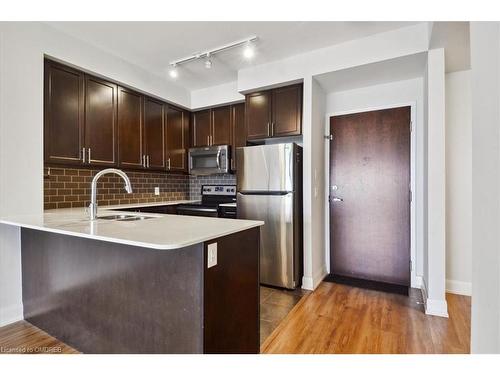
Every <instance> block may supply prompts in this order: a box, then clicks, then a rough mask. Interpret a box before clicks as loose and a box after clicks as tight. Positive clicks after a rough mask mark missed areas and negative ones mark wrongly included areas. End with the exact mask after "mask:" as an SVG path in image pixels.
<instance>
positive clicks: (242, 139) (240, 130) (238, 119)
mask: <svg viewBox="0 0 500 375" xmlns="http://www.w3.org/2000/svg"><path fill="white" fill-rule="evenodd" d="M231 133H232V136H233V137H232V138H233V139H232V142H231V144H232V148H231V170H233V171H235V170H236V169H237V168H238V167H237V165H238V163H237V160H236V148H237V147H244V146H246V144H247V133H246V129H245V103H240V104H234V105H232V106H231Z"/></svg>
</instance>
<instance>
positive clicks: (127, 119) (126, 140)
mask: <svg viewBox="0 0 500 375" xmlns="http://www.w3.org/2000/svg"><path fill="white" fill-rule="evenodd" d="M143 137H144V134H143V100H142V95H141V94H139V93H137V92H135V91H132V90H129V89H126V88H123V87H118V160H119V165H120V167H122V168H143V166H144V164H145V161H144V157H145V154H144V149H143V146H144V138H143Z"/></svg>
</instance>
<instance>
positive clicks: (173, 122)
mask: <svg viewBox="0 0 500 375" xmlns="http://www.w3.org/2000/svg"><path fill="white" fill-rule="evenodd" d="M166 117H167V120H166V123H167V170H168V171H179V172H186V171H187V153H186V149H187V148H188V147H189V112H187V111H184V110H182V109H179V108H175V107H171V106H169V107H168V110H167V116H166Z"/></svg>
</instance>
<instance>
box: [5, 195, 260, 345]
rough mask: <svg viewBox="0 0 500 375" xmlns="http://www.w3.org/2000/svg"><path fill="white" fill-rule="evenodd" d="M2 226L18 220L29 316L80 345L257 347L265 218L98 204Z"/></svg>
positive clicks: (23, 217) (11, 219) (24, 217)
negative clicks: (92, 216)
mask: <svg viewBox="0 0 500 375" xmlns="http://www.w3.org/2000/svg"><path fill="white" fill-rule="evenodd" d="M174 203H175V202H174ZM112 208H114V209H119V208H120V207H119V206H115V207H112ZM0 223H3V224H9V225H15V226H19V227H21V247H22V283H23V305H24V317H25V319H26V320H27V321H29V322H30V323H32V324H34V325H36V326H38V327H40V328H41V329H43V330H44V331H46V332H48V333H50V334H51V335H53V336H55V337H56V338H58V339H60V340H62V341H64V342H65V343H67V344H69V345H71V346H73V347H74V348H75V349H78V350H80V351H82V352H85V353H258V352H259V230H260V229H259V227H260V226H261V225H263V224H264V223H263V222H260V221H250V220H231V219H221V218H208V217H192V216H177V215H161V214H142V213H141V214H133V215H131V214H124V213H123V212H121V211H114V210H112V209H106V208H105V207H101V208H100V209H99V216H98V218H97V219H96V220H89V218H88V215H87V214H86V212H85V210H84V209H83V208H76V209H57V210H47V211H45V212H44V213H41V214H38V215H19V216H11V217H5V218H1V219H0Z"/></svg>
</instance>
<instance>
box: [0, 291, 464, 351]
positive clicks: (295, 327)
mask: <svg viewBox="0 0 500 375" xmlns="http://www.w3.org/2000/svg"><path fill="white" fill-rule="evenodd" d="M265 289H268V288H265ZM273 292H274V290H272V289H270V290H266V291H264V292H263V293H262V295H263V297H262V301H261V302H262V303H263V304H264V306H266V304H268V305H269V306H268V307H265V308H264V309H263V310H261V324H262V321H263V320H264V321H269V322H270V327H267V328H266V327H262V328H261V329H264V330H266V329H268V328H269V330H268V331H266V332H265V334H263V338H264V336H267V335H268V334H270V336H268V337H267V339H266V340H265V341H264V342H263V344H262V345H261V353H469V351H470V347H469V345H470V297H464V296H459V295H454V294H448V295H447V296H446V297H447V300H448V311H449V314H450V317H449V319H446V318H439V317H434V316H429V315H425V314H424V311H423V304H422V297H421V294H420V291H419V290H415V289H413V290H412V292H411V294H410V297H405V296H401V295H396V294H389V293H383V292H378V291H373V290H366V289H360V288H355V287H351V286H346V285H340V284H334V283H327V282H323V283H322V284H321V285H320V286H319V287H318V288H317V289H316V290H315V291H314V292H312V293H308V294H306V295H304V296H303V297H302V298H301V299H299V298H298V297H293V296H294V294H293V292H291V293H286V292H285V293H273ZM273 294H274V296H273ZM297 301H298V302H297ZM294 303H296V304H295V307H293V308H292V310H291V312H290V313H289V314H288V315H286V317H285V318H284V319H283V320H282V321H281V323H279V325H278V327H277V328H276V329H275V330H274V331H272V329H274V327H273V326H274V325H275V323H276V321H277V320H279V319H282V318H283V317H282V316H281V315H283V314H282V312H283V311H285V310H284V309H282V308H281V307H286V310H288V309H289V308H290V306H291V304H294ZM274 305H275V306H277V309H278V310H276V311H277V312H274V313H273V312H271V311H270V310H269V308H274V307H275V306H274ZM261 306H263V305H262V304H261ZM280 306H281V307H280ZM280 314H281V315H280ZM285 314H286V313H285ZM278 318H279V319H278ZM264 325H266V324H264ZM270 331H272V333H270ZM261 334H262V332H261ZM17 352H20V353H23V352H24V353H26V352H27V353H78V351H76V350H75V349H73V348H71V347H69V346H68V345H65V344H64V343H62V342H61V341H59V340H57V339H56V338H54V337H52V336H50V335H48V334H47V333H45V332H44V331H42V330H40V329H38V328H36V327H34V326H33V325H31V324H29V323H28V322H24V321H21V322H17V323H13V324H11V325H8V326H5V327H2V328H0V353H17Z"/></svg>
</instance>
